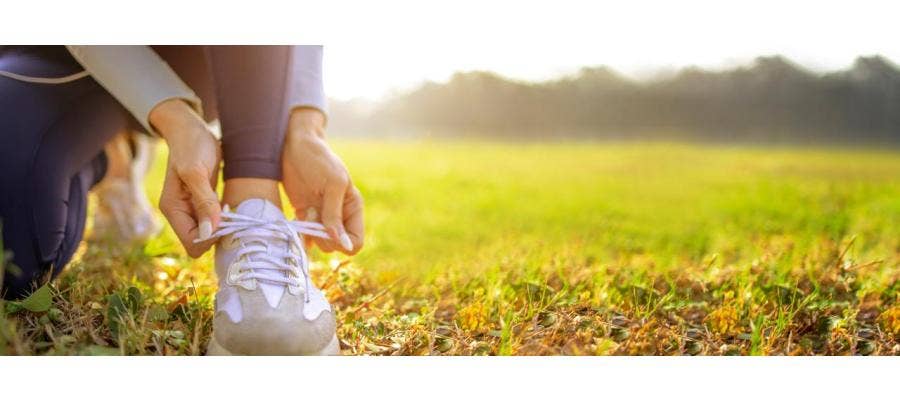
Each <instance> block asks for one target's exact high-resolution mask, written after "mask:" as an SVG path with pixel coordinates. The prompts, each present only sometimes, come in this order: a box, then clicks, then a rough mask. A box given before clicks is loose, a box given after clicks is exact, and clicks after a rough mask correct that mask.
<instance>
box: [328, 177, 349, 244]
mask: <svg viewBox="0 0 900 400" xmlns="http://www.w3.org/2000/svg"><path fill="white" fill-rule="evenodd" d="M346 193H347V180H346V179H343V180H332V181H329V182H328V183H326V186H325V192H324V194H323V196H322V225H325V230H326V231H327V232H328V236H330V237H331V239H332V240H334V243H335V244H337V245H339V246H340V247H343V248H344V250H346V251H353V242H352V241H351V240H350V236H348V235H347V231H346V230H345V229H344V217H343V214H344V195H345V194H346Z"/></svg>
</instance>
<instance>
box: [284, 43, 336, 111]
mask: <svg viewBox="0 0 900 400" xmlns="http://www.w3.org/2000/svg"><path fill="white" fill-rule="evenodd" d="M292 50H293V52H294V54H293V57H292V60H293V65H292V68H291V69H292V73H291V77H292V78H293V80H294V81H293V82H291V85H290V87H289V90H290V92H289V93H290V108H291V109H296V108H313V109H316V110H319V112H321V113H322V115H323V116H327V115H328V101H327V99H326V98H325V85H324V84H323V81H322V46H293V49H292Z"/></svg>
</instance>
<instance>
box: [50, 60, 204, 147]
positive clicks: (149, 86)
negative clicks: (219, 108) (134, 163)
mask: <svg viewBox="0 0 900 400" xmlns="http://www.w3.org/2000/svg"><path fill="white" fill-rule="evenodd" d="M66 48H68V49H69V52H70V53H72V56H73V57H75V59H76V60H78V62H79V63H80V64H81V65H82V66H83V67H84V69H85V70H87V71H88V72H89V73H90V74H91V76H92V77H93V78H94V80H96V81H97V82H98V83H100V85H101V86H103V87H104V88H105V89H106V90H107V91H108V92H109V93H110V94H112V96H113V97H115V98H116V100H118V101H119V103H121V104H122V105H123V106H124V107H125V108H126V109H127V110H128V111H129V112H131V114H132V115H134V117H135V118H136V119H137V120H138V121H139V122H140V123H141V124H142V125H144V128H146V129H147V131H148V132H151V133H153V134H156V132H155V131H154V130H153V127H151V126H150V121H149V116H150V111H151V110H153V107H156V105H157V104H159V103H161V102H163V101H165V100H169V99H182V100H184V101H186V102H187V103H188V104H190V105H191V106H192V107H193V108H194V110H196V111H197V112H198V113H200V115H203V108H202V103H201V102H200V98H199V97H197V95H196V94H195V93H194V91H193V90H191V88H190V87H188V86H187V85H186V84H185V83H184V82H182V80H181V78H179V77H178V75H177V74H176V73H175V71H172V68H170V67H169V64H166V62H165V61H163V59H162V58H160V57H159V55H157V54H156V52H154V51H153V49H151V48H150V47H149V46H66Z"/></svg>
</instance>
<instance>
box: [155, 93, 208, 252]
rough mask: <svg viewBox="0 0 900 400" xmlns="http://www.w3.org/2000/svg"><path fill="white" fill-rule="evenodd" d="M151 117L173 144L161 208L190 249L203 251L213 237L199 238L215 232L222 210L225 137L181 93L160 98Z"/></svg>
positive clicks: (180, 238) (183, 242)
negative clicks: (218, 135) (221, 138)
mask: <svg viewBox="0 0 900 400" xmlns="http://www.w3.org/2000/svg"><path fill="white" fill-rule="evenodd" d="M149 119H150V123H151V124H152V125H153V127H154V128H155V129H156V130H157V131H158V132H159V133H160V135H161V136H162V137H163V138H164V139H165V140H166V143H167V144H168V146H169V160H168V164H167V169H166V178H165V181H164V183H163V190H162V194H161V195H160V197H159V209H160V210H161V211H162V213H163V215H164V216H165V217H166V219H168V220H169V224H170V225H172V229H173V230H174V231H175V234H176V235H177V236H178V240H180V241H181V244H182V245H183V246H184V249H185V250H186V251H187V253H188V255H190V256H191V257H199V256H200V255H202V254H203V253H205V252H206V251H207V250H209V248H210V247H211V246H212V244H213V243H212V242H207V243H194V240H195V239H197V238H198V237H199V238H207V237H209V236H210V235H211V234H212V232H213V229H215V228H216V227H217V226H218V225H219V220H220V217H221V216H220V214H221V212H222V209H221V206H220V205H219V196H218V195H217V194H216V184H217V182H218V176H219V163H220V161H221V159H222V151H221V149H220V147H219V142H218V141H217V140H216V138H215V137H214V136H213V135H212V132H210V131H209V128H208V127H207V125H206V123H205V122H204V121H203V119H202V118H200V116H199V115H197V113H195V112H194V110H193V109H191V107H190V106H189V105H188V104H187V103H185V102H184V101H181V100H179V99H172V100H166V101H164V102H162V103H160V104H159V105H157V106H156V107H155V108H154V109H153V110H152V111H151V112H150V116H149Z"/></svg>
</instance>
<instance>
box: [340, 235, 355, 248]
mask: <svg viewBox="0 0 900 400" xmlns="http://www.w3.org/2000/svg"><path fill="white" fill-rule="evenodd" d="M341 246H344V248H345V249H347V251H353V242H351V241H350V236H347V233H342V234H341Z"/></svg>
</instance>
